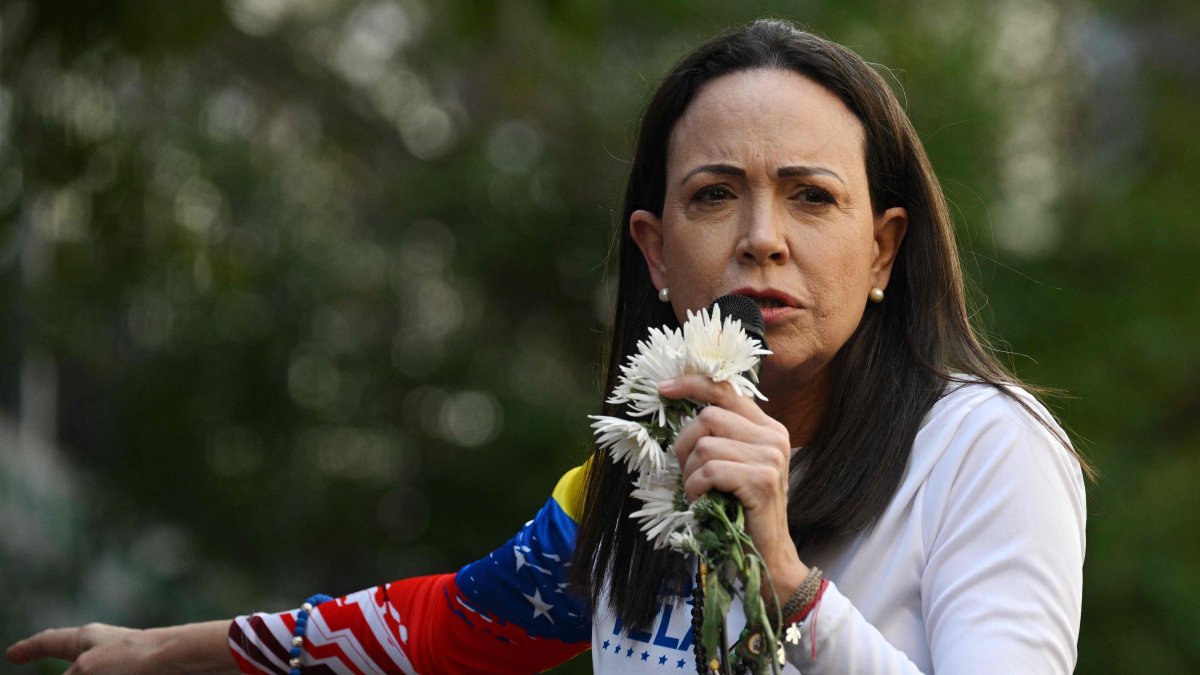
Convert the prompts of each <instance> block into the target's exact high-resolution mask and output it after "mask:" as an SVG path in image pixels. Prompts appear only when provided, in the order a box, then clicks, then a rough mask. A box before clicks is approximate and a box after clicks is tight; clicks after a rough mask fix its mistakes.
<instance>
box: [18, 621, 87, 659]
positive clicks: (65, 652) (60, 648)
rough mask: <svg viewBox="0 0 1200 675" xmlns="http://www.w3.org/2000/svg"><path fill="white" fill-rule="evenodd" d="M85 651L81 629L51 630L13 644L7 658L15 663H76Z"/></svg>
mask: <svg viewBox="0 0 1200 675" xmlns="http://www.w3.org/2000/svg"><path fill="white" fill-rule="evenodd" d="M81 651H83V647H82V641H81V640H80V629H79V628H50V629H47V630H44V631H42V632H40V633H38V634H37V635H34V636H32V637H28V638H25V639H24V640H21V641H20V642H17V643H15V644H13V645H12V646H11V647H9V648H8V650H7V651H6V652H5V656H7V657H8V660H9V661H12V662H13V663H29V662H30V661H34V660H36V659H45V658H56V659H66V660H67V661H74V660H75V659H76V658H77V657H78V656H79V653H80V652H81Z"/></svg>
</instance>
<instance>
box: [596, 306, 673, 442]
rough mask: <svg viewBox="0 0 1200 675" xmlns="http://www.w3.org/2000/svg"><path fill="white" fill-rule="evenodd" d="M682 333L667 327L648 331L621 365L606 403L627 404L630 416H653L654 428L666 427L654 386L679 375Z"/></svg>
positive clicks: (664, 407) (662, 410)
mask: <svg viewBox="0 0 1200 675" xmlns="http://www.w3.org/2000/svg"><path fill="white" fill-rule="evenodd" d="M683 366H684V350H683V333H682V332H681V331H679V330H676V329H671V328H665V327H664V328H663V329H658V328H651V329H650V336H649V338H647V339H646V340H642V341H641V342H638V351H637V353H636V354H633V355H631V356H630V357H629V359H628V361H627V362H626V363H625V365H622V366H621V377H620V378H619V379H618V382H617V386H616V388H614V389H613V395H612V396H611V397H610V398H609V399H608V402H609V403H614V404H620V403H628V404H629V406H630V408H631V410H630V414H631V415H633V416H634V417H647V416H650V417H653V418H655V420H656V424H658V426H660V427H663V426H666V425H667V418H666V403H665V401H664V400H663V399H662V397H661V396H659V394H658V383H659V382H662V381H663V380H669V379H671V378H674V377H678V376H679V375H681V374H683V372H684V369H683Z"/></svg>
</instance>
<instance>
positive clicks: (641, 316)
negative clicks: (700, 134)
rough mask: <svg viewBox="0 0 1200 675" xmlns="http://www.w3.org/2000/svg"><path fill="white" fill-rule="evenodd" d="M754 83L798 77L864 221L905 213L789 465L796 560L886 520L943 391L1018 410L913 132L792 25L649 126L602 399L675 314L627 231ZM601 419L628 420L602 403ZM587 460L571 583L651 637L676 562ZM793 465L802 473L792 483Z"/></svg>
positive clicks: (732, 49)
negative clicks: (698, 121)
mask: <svg viewBox="0 0 1200 675" xmlns="http://www.w3.org/2000/svg"><path fill="white" fill-rule="evenodd" d="M756 68H779V69H787V70H792V71H794V72H797V73H799V74H801V75H803V76H805V77H807V78H809V79H811V80H813V81H814V82H816V83H818V84H820V85H822V86H823V87H825V88H826V89H828V90H829V91H831V92H832V93H833V94H835V95H836V96H838V98H840V99H841V101H842V103H843V104H845V105H846V107H847V108H849V109H850V111H851V112H853V113H854V114H855V116H857V118H858V120H859V121H860V122H861V123H862V125H863V128H864V130H865V138H866V142H865V146H866V147H865V151H866V167H867V178H868V181H869V188H870V197H871V206H872V209H873V211H874V212H875V213H876V214H879V213H882V212H883V211H884V210H886V209H888V208H890V207H893V206H901V207H904V208H905V209H906V210H907V212H908V218H909V222H908V231H907V234H906V236H905V238H904V241H903V243H902V244H901V247H900V250H899V252H898V254H897V256H896V260H895V263H894V267H893V270H892V275H891V279H890V280H889V283H888V288H887V300H886V301H885V302H883V303H880V304H871V305H870V306H868V307H867V309H866V312H865V314H864V316H863V319H862V322H861V323H860V324H859V326H858V328H857V329H856V331H855V332H854V334H853V335H852V336H851V338H850V340H849V341H848V342H847V343H846V344H845V345H844V346H843V347H842V348H841V349H840V350H839V352H838V354H837V355H836V356H835V357H834V359H833V361H832V362H831V363H830V365H829V368H830V372H831V375H832V377H831V380H832V385H831V390H830V395H829V400H828V403H827V408H826V411H825V416H824V421H823V422H822V423H821V425H820V427H819V428H818V429H817V431H816V433H815V434H814V436H813V437H812V438H811V439H810V440H809V441H808V443H807V444H806V445H805V448H804V452H803V453H797V455H796V458H797V459H796V462H794V463H793V467H792V485H791V490H790V497H789V504H788V523H789V526H790V529H791V534H792V538H793V540H794V541H795V543H796V546H797V547H798V548H801V547H807V546H818V545H822V544H825V543H829V542H831V541H834V540H837V539H840V538H843V537H847V536H849V535H852V534H854V533H857V532H859V531H861V530H863V529H864V528H866V527H867V526H868V525H870V524H871V523H872V522H873V521H874V520H875V519H876V518H878V517H879V515H880V514H881V513H882V512H883V510H884V509H885V508H886V506H887V504H888V502H889V501H890V500H891V499H892V496H893V495H894V493H895V491H896V489H897V487H898V486H899V484H900V481H901V479H902V478H903V474H904V470H905V467H906V465H907V463H908V458H909V453H910V451H911V448H912V443H913V439H914V437H915V436H916V433H917V430H918V428H919V427H920V423H921V420H922V419H923V418H924V417H925V414H926V413H927V412H929V409H930V408H931V407H932V406H933V404H934V403H935V402H936V401H937V400H938V398H939V397H940V396H941V395H942V393H943V391H944V389H945V385H946V383H947V382H948V381H951V380H955V379H961V378H962V377H963V376H966V377H969V378H971V379H975V380H979V381H983V382H987V383H990V384H992V385H993V386H997V387H999V388H1000V390H1001V391H1003V392H1004V393H1005V394H1008V395H1010V396H1011V393H1010V392H1009V391H1008V390H1007V389H1006V388H1005V387H1004V386H1003V385H1004V384H1006V383H1009V384H1011V383H1015V382H1016V379H1015V378H1014V377H1013V376H1012V375H1011V374H1009V373H1008V372H1006V370H1005V369H1004V368H1003V367H1002V366H1001V365H1000V364H999V363H998V362H997V360H996V359H995V357H994V356H993V355H992V353H991V351H990V350H989V349H988V348H987V347H986V345H985V344H984V343H983V342H982V341H981V339H980V338H979V337H978V336H977V334H976V332H975V330H974V328H973V327H972V326H971V323H970V320H969V318H968V312H967V305H966V293H965V289H964V281H963V274H962V270H961V268H960V266H959V260H958V254H957V251H956V248H955V243H954V231H953V227H952V224H951V221H950V215H949V211H948V209H947V206H946V201H945V197H944V196H943V194H942V191H941V188H940V186H939V185H938V181H937V178H936V176H935V175H934V173H933V168H932V167H931V165H930V163H929V160H928V158H927V157H926V155H925V150H924V148H923V147H922V146H921V143H920V140H919V139H918V137H917V134H916V132H915V130H914V129H913V127H912V124H911V123H910V122H909V120H908V117H907V115H905V113H904V110H903V109H902V107H901V106H900V104H899V102H898V101H897V100H896V97H895V96H894V95H893V94H892V92H891V90H890V89H889V88H888V86H887V84H886V83H885V82H884V80H883V78H882V77H880V76H879V74H878V73H876V72H875V71H874V70H872V69H871V68H870V67H869V66H868V65H867V64H866V63H865V62H864V61H863V60H862V59H861V58H860V57H859V56H858V55H856V54H854V53H853V52H851V51H850V50H849V49H846V48H845V47H842V46H840V45H837V44H835V43H832V42H829V41H828V40H824V39H822V38H820V37H817V36H815V35H812V34H810V33H807V32H804V31H801V30H799V29H797V28H796V27H795V26H793V25H791V24H790V23H787V22H784V21H777V20H765V19H764V20H759V21H755V22H753V23H751V24H749V25H747V26H744V27H742V28H739V29H737V30H734V31H731V32H729V33H726V34H724V35H721V36H719V37H717V38H714V39H713V40H710V41H709V42H707V43H705V44H703V45H701V46H700V47H698V48H697V49H695V50H694V51H693V52H691V53H690V54H688V55H687V56H686V57H684V58H683V60H682V61H680V62H679V64H678V65H676V66H675V68H674V69H673V70H672V71H671V72H670V73H669V74H668V75H667V76H666V78H665V79H663V81H662V82H661V84H660V85H659V87H658V89H657V90H656V91H655V93H654V95H653V97H652V98H651V100H650V102H649V104H648V105H647V107H646V110H645V112H644V114H643V116H642V120H641V125H640V127H639V130H638V138H637V146H636V149H635V152H634V157H633V166H632V168H631V170H630V174H629V183H628V186H627V188H626V192H625V203H624V208H623V209H622V213H621V220H619V221H618V222H617V223H616V224H615V229H616V233H615V236H616V238H617V239H618V242H619V243H618V256H619V263H618V265H619V277H618V282H617V298H616V305H615V317H614V321H613V328H612V334H611V337H610V342H609V348H608V360H607V374H606V377H605V385H604V387H605V391H606V392H608V391H611V390H612V388H613V386H614V384H615V383H616V378H617V376H618V375H619V374H620V370H619V365H620V364H621V363H623V362H624V361H625V359H626V357H627V356H628V355H629V354H631V353H633V352H634V351H635V350H636V343H637V341H638V340H639V339H642V338H643V337H644V335H645V332H646V330H647V328H648V327H650V326H661V325H674V324H675V323H676V320H675V317H674V314H673V313H672V311H671V309H670V307H669V305H666V304H663V303H660V302H658V301H657V299H656V298H655V289H654V286H653V284H652V283H651V280H650V276H649V273H648V271H647V269H646V265H645V262H644V260H643V258H642V256H641V253H640V252H639V250H638V248H637V246H636V244H635V243H634V241H633V239H632V237H631V236H630V234H629V231H628V226H627V224H628V222H629V218H630V215H631V214H632V213H633V212H634V211H636V210H639V209H645V210H647V211H651V212H653V213H655V214H658V215H661V214H662V207H663V200H664V196H665V191H666V166H667V143H668V139H669V137H670V134H671V130H672V129H673V128H674V126H675V123H676V122H677V121H678V120H679V118H680V117H681V116H682V115H683V113H684V111H685V110H686V109H687V107H688V105H689V104H690V103H691V101H692V99H693V98H694V97H695V96H696V93H697V92H698V91H699V90H700V88H701V87H703V86H704V84H705V83H706V82H708V81H710V80H712V79H714V78H717V77H720V76H722V75H726V74H729V73H734V72H739V71H744V70H750V69H756ZM1014 400H1017V401H1018V402H1019V403H1022V405H1024V406H1025V407H1026V409H1027V410H1030V412H1031V413H1033V410H1031V409H1030V408H1029V406H1028V405H1026V404H1024V403H1023V402H1022V401H1020V399H1015V397H1014ZM604 414H606V415H617V416H619V415H621V414H622V412H621V411H620V410H618V409H617V407H616V406H613V405H611V404H607V403H605V404H604ZM1035 415H1036V413H1035ZM1063 441H1064V443H1066V440H1065V439H1063ZM1067 445H1068V446H1069V444H1067ZM595 453H596V455H597V456H595V457H593V461H591V462H590V463H589V469H588V475H587V488H586V493H585V498H584V508H583V517H582V521H581V523H580V529H579V533H578V537H577V540H576V548H575V555H574V564H573V568H572V581H573V582H574V583H575V585H576V587H577V588H578V589H579V590H580V591H581V592H583V593H584V594H585V595H586V596H587V597H589V598H590V599H591V601H592V603H593V606H594V607H596V606H599V603H600V602H602V601H603V598H604V597H605V595H607V599H608V601H609V603H610V605H611V606H612V608H613V609H614V610H615V612H616V614H617V615H618V617H619V618H620V619H621V621H622V622H623V623H624V624H625V625H631V626H644V625H646V624H648V623H649V622H650V621H651V620H652V619H653V615H654V612H655V610H656V607H657V602H658V600H657V598H658V594H659V592H660V591H661V590H662V584H664V582H665V583H666V584H667V587H668V588H671V587H673V588H675V589H679V588H682V587H683V586H684V585H685V583H686V581H685V579H686V577H687V570H686V568H685V561H684V559H683V557H682V556H679V555H678V554H674V553H670V552H665V551H655V550H653V549H652V548H651V547H650V545H649V544H648V543H647V542H646V540H645V538H644V537H643V536H642V534H641V532H639V531H638V528H637V523H636V522H635V521H633V520H631V519H630V518H629V514H630V513H631V512H632V511H634V510H636V509H637V508H638V506H639V505H638V504H636V503H634V502H633V501H632V500H631V498H630V491H631V482H632V480H631V476H630V474H629V473H628V472H627V470H626V469H625V468H624V467H623V466H621V465H617V464H614V463H613V462H611V461H608V460H607V459H606V458H603V457H600V456H599V455H600V454H601V453H602V451H601V450H599V449H596V450H595ZM801 457H802V458H803V459H800V458H801ZM800 461H802V462H803V471H799V470H798V469H799V468H800V467H799V464H798V463H797V462H800ZM1081 464H1083V466H1084V468H1085V470H1087V465H1086V464H1085V463H1083V462H1082V460H1081Z"/></svg>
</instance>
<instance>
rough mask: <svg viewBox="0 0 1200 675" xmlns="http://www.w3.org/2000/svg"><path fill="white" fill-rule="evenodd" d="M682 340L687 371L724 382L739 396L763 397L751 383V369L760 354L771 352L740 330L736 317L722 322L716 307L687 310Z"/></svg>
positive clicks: (753, 376) (752, 376)
mask: <svg viewBox="0 0 1200 675" xmlns="http://www.w3.org/2000/svg"><path fill="white" fill-rule="evenodd" d="M683 342H684V347H683V349H684V361H685V364H684V367H685V368H686V370H687V372H690V373H699V374H701V375H706V376H708V377H709V378H710V379H711V380H712V381H714V382H728V383H729V384H731V385H732V386H733V389H734V391H736V392H737V393H738V395H740V396H755V397H757V398H759V399H762V400H764V401H765V400H766V397H765V396H763V395H762V392H760V391H759V390H758V388H757V387H755V386H754V383H755V382H756V381H757V380H758V378H757V376H756V375H754V372H753V370H752V369H753V368H754V366H755V365H756V364H757V363H758V360H759V358H760V357H762V356H766V355H768V354H770V353H771V352H770V351H768V350H766V349H763V348H762V346H761V345H760V343H759V342H758V340H756V339H754V338H752V337H750V336H749V335H748V334H747V333H746V331H745V330H743V329H742V322H741V321H740V320H738V319H731V318H726V319H725V320H724V321H722V320H721V308H720V307H719V306H718V307H713V309H712V313H711V314H709V312H708V311H707V310H700V311H699V312H696V313H692V312H691V311H688V320H687V322H686V323H684V324H683ZM747 372H749V376H747V375H746V373H747Z"/></svg>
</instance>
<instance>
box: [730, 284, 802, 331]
mask: <svg viewBox="0 0 1200 675" xmlns="http://www.w3.org/2000/svg"><path fill="white" fill-rule="evenodd" d="M731 292H732V293H735V294H737V295H744V296H746V297H748V298H750V299H751V300H753V301H754V303H755V304H757V305H758V309H759V310H760V311H762V315H763V322H764V323H767V324H771V323H776V322H779V321H782V320H783V319H784V318H785V317H786V316H787V315H788V314H791V313H792V312H794V311H796V310H798V309H800V301H799V300H797V299H796V298H794V297H792V296H790V295H788V294H787V293H784V292H783V291H780V290H777V289H774V288H762V289H759V288H739V289H736V290H734V291H731Z"/></svg>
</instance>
